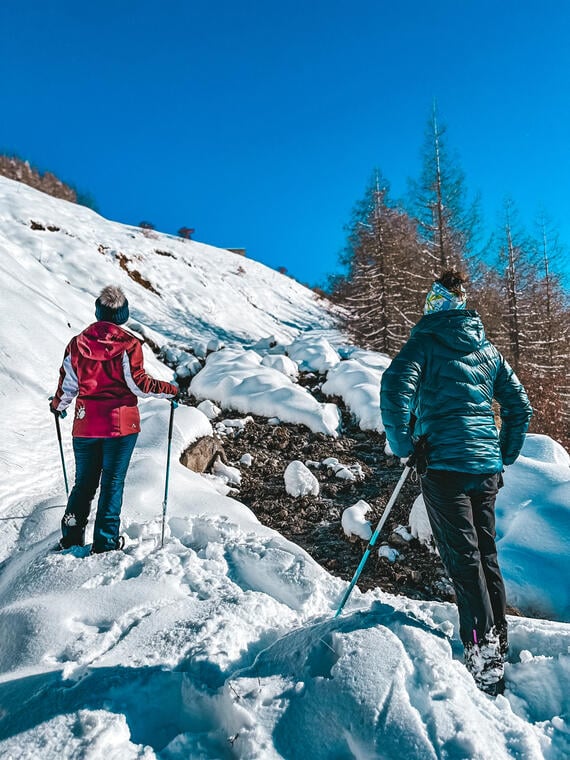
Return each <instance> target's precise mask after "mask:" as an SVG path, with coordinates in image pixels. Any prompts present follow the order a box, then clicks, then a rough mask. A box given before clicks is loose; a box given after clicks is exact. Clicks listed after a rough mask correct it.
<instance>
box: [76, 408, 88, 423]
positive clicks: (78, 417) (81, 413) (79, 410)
mask: <svg viewBox="0 0 570 760" xmlns="http://www.w3.org/2000/svg"><path fill="white" fill-rule="evenodd" d="M85 414H86V412H85V407H84V406H78V407H77V409H76V410H75V419H76V420H82V419H83V418H84V417H85Z"/></svg>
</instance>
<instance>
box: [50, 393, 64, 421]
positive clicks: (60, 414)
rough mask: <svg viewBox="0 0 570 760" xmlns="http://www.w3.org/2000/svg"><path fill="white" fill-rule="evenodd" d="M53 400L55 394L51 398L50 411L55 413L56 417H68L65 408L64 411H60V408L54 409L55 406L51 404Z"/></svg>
mask: <svg viewBox="0 0 570 760" xmlns="http://www.w3.org/2000/svg"><path fill="white" fill-rule="evenodd" d="M52 401H53V396H51V398H50V400H49V410H50V412H51V413H52V414H53V416H54V417H61V419H62V420H63V419H64V418H65V417H67V412H66V411H65V409H64V410H63V411H61V412H60V411H59V409H54V408H53V406H52V405H51V402H52Z"/></svg>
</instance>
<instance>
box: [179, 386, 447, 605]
mask: <svg viewBox="0 0 570 760" xmlns="http://www.w3.org/2000/svg"><path fill="white" fill-rule="evenodd" d="M321 380H322V379H321ZM301 383H302V384H303V385H305V386H306V387H308V388H309V389H310V390H311V392H312V393H313V395H314V396H315V397H316V398H317V399H318V400H325V399H324V398H322V397H321V396H320V383H319V379H318V378H316V377H315V376H314V375H308V376H304V377H302V378H301ZM326 400H327V401H331V400H332V401H334V402H335V403H337V405H338V406H339V408H340V409H341V412H342V416H343V429H342V435H341V436H340V437H339V438H338V439H336V440H335V439H333V438H330V437H328V436H325V435H323V434H320V433H312V432H311V431H310V430H308V429H307V428H306V427H304V426H303V425H292V424H286V423H280V424H278V425H274V424H270V423H269V422H268V421H267V419H265V418H262V417H255V416H253V415H248V417H249V418H250V419H251V420H252V421H250V422H248V423H247V424H246V425H245V426H244V427H243V428H242V429H236V428H234V429H232V430H231V431H230V430H227V434H223V435H221V436H220V440H221V443H222V445H223V447H224V450H225V453H226V457H227V459H228V462H229V463H230V464H231V465H233V466H236V467H238V468H239V469H240V471H241V475H242V479H241V486H240V488H239V491H238V492H237V493H236V498H238V499H239V500H240V501H241V502H242V503H243V504H246V505H247V506H248V507H249V508H250V509H251V510H252V511H253V512H254V513H255V515H256V516H257V517H258V519H259V520H260V521H261V522H262V523H263V524H265V525H268V526H269V527H271V528H274V529H275V530H277V531H278V532H279V533H281V535H283V536H285V537H286V538H288V539H290V540H292V541H294V542H295V543H296V544H298V545H299V546H301V547H302V548H303V549H305V550H306V551H307V552H308V553H309V554H310V555H311V556H312V557H313V558H314V559H315V560H316V561H317V562H318V563H319V564H320V565H322V566H323V567H324V568H326V569H327V570H328V571H329V572H330V573H332V574H334V575H337V576H339V577H341V578H343V579H344V580H350V579H351V578H352V576H353V574H354V572H355V570H356V567H357V566H358V563H359V562H360V560H361V558H362V554H363V552H364V550H365V548H366V545H367V544H366V542H365V541H363V540H361V539H356V540H354V539H353V540H349V539H348V538H347V536H346V535H345V534H344V531H343V529H342V526H341V517H342V513H343V511H344V509H346V508H347V507H350V506H352V505H353V504H355V503H356V502H357V501H358V500H359V499H363V500H365V501H366V502H368V503H369V504H370V506H371V510H370V511H369V512H368V514H367V515H366V518H367V519H368V520H369V521H370V522H371V524H372V529H374V528H375V527H376V524H377V523H378V520H379V519H380V517H381V516H382V513H383V510H384V507H385V505H386V504H387V502H388V499H389V498H390V495H391V493H392V491H393V489H394V487H395V486H396V484H397V482H398V480H399V478H400V475H401V473H402V465H401V464H400V461H399V460H398V459H395V458H394V457H388V456H386V455H385V454H384V443H385V436H384V435H383V434H382V435H379V434H378V433H374V432H369V431H366V432H363V431H361V430H360V429H359V428H358V426H357V425H356V424H355V422H354V420H353V418H352V416H351V415H350V413H348V412H347V411H346V409H345V408H344V405H343V403H342V400H341V399H330V398H327V399H326ZM189 401H190V402H191V403H194V404H195V403H196V401H195V400H194V399H192V398H190V399H189ZM224 417H228V418H232V419H235V418H236V417H244V415H236V413H235V412H230V411H227V412H225V413H224V414H223V415H222V416H221V417H220V418H218V420H216V421H214V426H215V424H216V422H219V421H220V420H222V419H224ZM245 454H249V455H250V456H251V459H252V463H251V466H249V467H247V466H244V465H243V464H241V463H240V459H241V458H242V456H244V455H245ZM331 457H334V458H336V459H338V460H339V462H340V463H342V464H346V465H352V466H353V471H354V470H355V469H356V470H358V466H359V467H360V469H361V470H362V474H363V476H364V477H363V479H357V480H355V481H348V480H342V479H340V478H338V477H336V475H335V473H334V471H333V470H332V469H330V468H328V467H326V466H322V465H321V466H320V467H316V466H315V464H313V463H317V462H318V463H321V462H322V461H323V460H325V459H328V458H331ZM295 459H297V460H300V461H302V462H304V463H307V462H308V463H309V464H308V466H309V468H310V469H311V472H312V473H313V474H314V475H315V477H316V478H317V479H318V481H319V484H320V493H319V495H318V496H307V497H303V498H293V497H292V496H289V495H288V494H287V492H286V490H285V483H284V479H283V474H284V472H285V469H286V467H287V465H288V464H289V463H290V462H291V461H293V460H295ZM355 466H356V467H355ZM419 492H420V489H419V486H418V484H417V482H414V481H413V480H412V479H408V481H407V482H406V483H405V484H404V487H403V488H402V490H401V492H400V495H399V497H398V500H397V502H396V504H395V505H394V507H393V509H392V511H391V513H390V517H389V518H388V520H387V523H386V525H385V527H384V529H383V531H382V533H381V535H380V537H379V539H378V541H377V544H376V547H378V548H379V547H380V546H381V545H382V544H389V546H391V547H392V548H394V549H396V550H397V551H398V553H399V554H398V557H397V559H396V560H395V561H394V562H390V561H389V560H388V559H386V558H384V557H379V556H378V552H377V551H373V552H372V553H371V555H370V557H369V559H368V562H367V564H366V566H365V568H364V571H363V573H362V575H361V576H360V579H359V582H358V586H359V588H360V589H361V590H362V591H364V590H368V589H371V588H377V587H379V588H381V589H383V590H384V591H388V592H390V593H393V594H404V595H405V596H407V597H409V598H412V599H428V600H440V601H450V600H452V599H453V598H454V596H453V589H452V587H451V584H450V582H449V580H448V578H447V577H446V574H445V571H444V569H443V567H442V565H441V562H440V560H439V557H438V556H437V554H434V553H433V552H432V551H430V550H429V549H428V548H427V547H425V546H423V545H422V544H420V542H419V541H417V540H416V539H412V540H411V541H405V540H404V539H402V538H401V537H400V536H399V535H397V534H394V529H395V528H397V527H398V526H399V525H401V526H404V527H406V526H408V520H409V514H410V509H411V507H412V504H413V502H414V500H415V498H416V496H417V495H418V494H419Z"/></svg>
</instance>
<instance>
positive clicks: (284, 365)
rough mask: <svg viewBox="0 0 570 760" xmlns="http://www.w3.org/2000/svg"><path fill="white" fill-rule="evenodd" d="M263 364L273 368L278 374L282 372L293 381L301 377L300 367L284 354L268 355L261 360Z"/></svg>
mask: <svg viewBox="0 0 570 760" xmlns="http://www.w3.org/2000/svg"><path fill="white" fill-rule="evenodd" d="M261 364H262V365H263V366H264V367H271V368H272V369H276V370H277V371H278V372H282V373H283V374H284V375H287V377H289V378H291V380H296V379H297V378H298V377H299V367H298V366H297V365H296V364H295V362H294V361H293V360H292V359H290V358H289V357H288V356H285V355H284V354H267V355H266V356H264V357H263V359H262V360H261Z"/></svg>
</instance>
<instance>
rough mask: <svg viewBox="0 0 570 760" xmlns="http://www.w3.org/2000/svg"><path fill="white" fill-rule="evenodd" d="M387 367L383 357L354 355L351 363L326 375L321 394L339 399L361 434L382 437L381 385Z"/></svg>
mask: <svg viewBox="0 0 570 760" xmlns="http://www.w3.org/2000/svg"><path fill="white" fill-rule="evenodd" d="M353 356H356V357H358V358H352V357H353ZM389 364H390V359H389V358H388V357H387V356H384V355H383V354H374V353H373V352H372V351H368V352H363V351H360V352H354V353H353V354H352V355H351V358H350V359H347V360H345V361H342V362H340V363H339V364H337V365H336V366H335V367H333V368H332V369H330V370H329V371H328V373H327V379H326V382H325V383H324V384H323V386H322V391H323V393H325V394H326V395H327V396H340V397H341V398H342V399H343V400H344V403H345V404H346V406H347V407H348V408H349V409H350V411H351V412H352V413H353V414H354V416H355V417H356V419H357V421H358V423H359V426H360V429H361V430H375V431H376V432H377V433H383V432H384V425H383V423H382V417H381V414H380V383H381V381H382V374H383V372H384V370H385V369H386V367H387V366H388V365H389Z"/></svg>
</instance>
